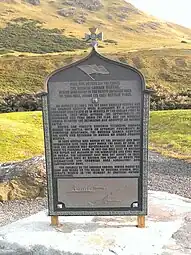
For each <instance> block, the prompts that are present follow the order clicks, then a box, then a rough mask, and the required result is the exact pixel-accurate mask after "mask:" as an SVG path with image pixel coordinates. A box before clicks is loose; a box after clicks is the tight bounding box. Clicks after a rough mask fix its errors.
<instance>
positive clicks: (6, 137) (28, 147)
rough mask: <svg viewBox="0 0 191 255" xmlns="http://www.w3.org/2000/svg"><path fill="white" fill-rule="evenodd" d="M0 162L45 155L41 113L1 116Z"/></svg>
mask: <svg viewBox="0 0 191 255" xmlns="http://www.w3.org/2000/svg"><path fill="white" fill-rule="evenodd" d="M0 133H1V136H0V162H6V161H15V160H22V159H27V158H30V157H33V156H35V155H39V154H43V132H42V120H41V112H27V113H25V112H24V113H22V112H21V113H10V114H1V115H0Z"/></svg>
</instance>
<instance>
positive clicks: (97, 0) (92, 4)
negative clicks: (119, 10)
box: [65, 0, 103, 11]
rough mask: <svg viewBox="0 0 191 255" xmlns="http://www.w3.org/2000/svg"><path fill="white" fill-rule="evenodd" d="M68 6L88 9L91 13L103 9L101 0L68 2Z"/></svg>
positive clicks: (68, 0) (74, 0)
mask: <svg viewBox="0 0 191 255" xmlns="http://www.w3.org/2000/svg"><path fill="white" fill-rule="evenodd" d="M65 4H66V5H70V6H76V7H80V8H84V9H88V10H91V11H97V10H100V9H101V8H102V7H103V4H102V1H101V0H86V1H84V0H67V1H66V2H65Z"/></svg>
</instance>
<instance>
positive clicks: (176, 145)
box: [149, 110, 191, 160]
mask: <svg viewBox="0 0 191 255" xmlns="http://www.w3.org/2000/svg"><path fill="white" fill-rule="evenodd" d="M149 145H150V146H149V147H150V149H152V150H155V151H157V152H160V153H161V154H163V155H165V156H171V157H175V158H181V159H187V160H191V111H187V110H176V111H160V112H152V113H151V120H150V144H149Z"/></svg>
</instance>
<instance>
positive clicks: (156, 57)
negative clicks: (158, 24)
mask: <svg viewBox="0 0 191 255" xmlns="http://www.w3.org/2000/svg"><path fill="white" fill-rule="evenodd" d="M187 52H188V51H187V50H175V49H166V50H152V51H151V50H150V51H148V50H144V51H143V50H142V51H141V50H140V51H136V52H129V53H126V54H121V53H117V54H104V55H105V56H107V57H110V58H112V59H115V60H119V61H121V62H125V63H128V64H130V65H132V66H135V67H136V68H138V69H139V70H140V71H141V72H142V73H143V74H144V75H145V78H146V82H147V87H148V88H152V89H153V90H154V91H155V92H156V93H155V94H153V95H152V99H151V109H152V110H165V109H177V108H179V109H188V108H190V107H191V84H190V79H191V73H190V68H191V56H189V55H188V53H187ZM84 54H85V53H83V55H82V54H81V52H79V54H78V52H74V53H72V52H71V53H69V54H59V55H46V56H45V55H43V56H24V55H21V56H20V57H16V56H9V57H1V58H0V70H1V72H0V112H10V111H28V110H29V111H34V110H40V109H41V108H40V100H39V99H38V96H34V94H36V93H39V92H42V91H43V89H44V88H43V87H44V80H45V77H46V76H47V75H48V74H49V73H50V72H51V71H53V70H55V69H57V68H59V67H61V66H64V65H67V64H69V63H71V62H74V61H75V60H77V59H79V58H82V57H84ZM87 54H88V53H86V55H87ZM27 94H29V95H27ZM27 100H28V102H27ZM19 109H20V110H19Z"/></svg>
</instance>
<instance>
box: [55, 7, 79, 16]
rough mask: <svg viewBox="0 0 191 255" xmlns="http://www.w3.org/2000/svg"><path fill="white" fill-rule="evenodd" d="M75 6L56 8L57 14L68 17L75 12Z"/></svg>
mask: <svg viewBox="0 0 191 255" xmlns="http://www.w3.org/2000/svg"><path fill="white" fill-rule="evenodd" d="M75 10H76V8H75V7H70V8H62V9H60V10H58V14H59V15H61V16H64V17H70V16H73V15H74V14H75Z"/></svg>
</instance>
